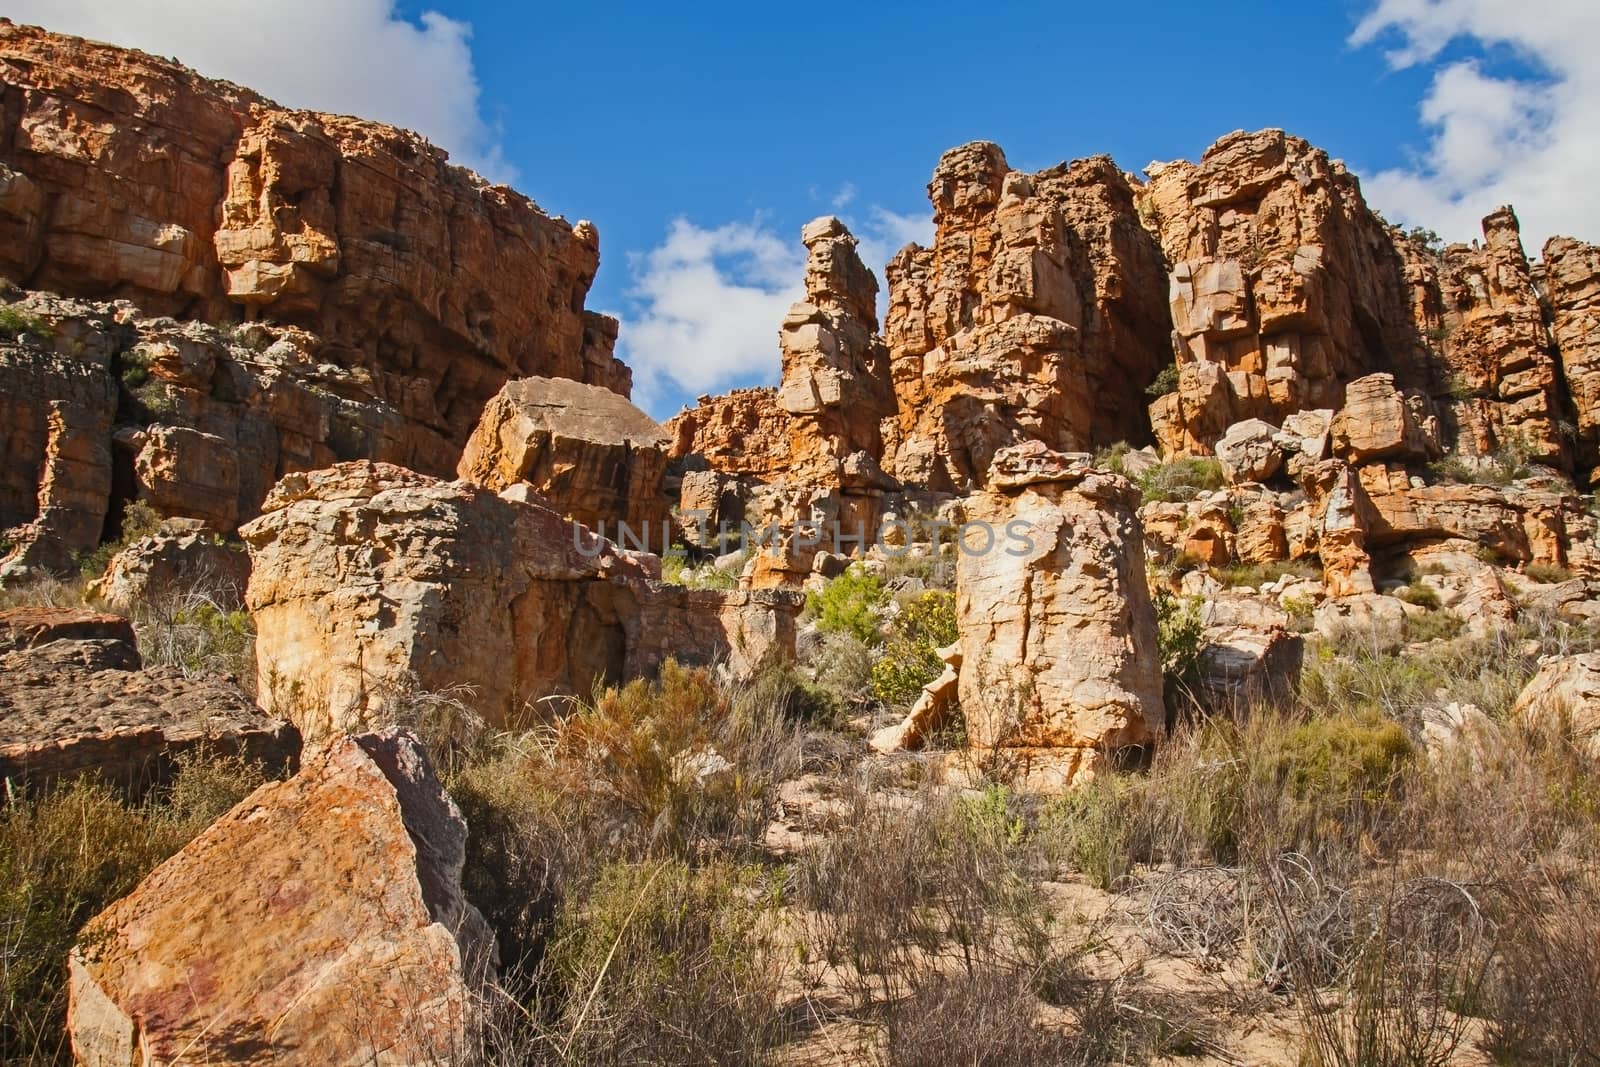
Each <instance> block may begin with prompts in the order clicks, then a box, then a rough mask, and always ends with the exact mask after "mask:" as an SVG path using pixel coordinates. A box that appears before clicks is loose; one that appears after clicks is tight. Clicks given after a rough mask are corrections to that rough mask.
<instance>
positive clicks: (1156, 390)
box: [1144, 363, 1178, 400]
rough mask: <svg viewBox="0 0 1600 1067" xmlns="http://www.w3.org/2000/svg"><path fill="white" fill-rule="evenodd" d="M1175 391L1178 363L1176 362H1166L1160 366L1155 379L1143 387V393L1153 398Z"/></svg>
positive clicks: (1176, 389)
mask: <svg viewBox="0 0 1600 1067" xmlns="http://www.w3.org/2000/svg"><path fill="white" fill-rule="evenodd" d="M1177 391H1178V365H1177V364H1176V363H1168V364H1167V365H1166V366H1165V367H1162V368H1161V371H1160V373H1158V374H1157V375H1156V376H1155V380H1154V381H1152V382H1151V383H1150V384H1149V385H1148V386H1146V387H1145V391H1144V395H1145V396H1148V397H1149V398H1150V399H1152V400H1155V399H1158V398H1160V397H1163V396H1166V395H1167V394H1168V393H1176V392H1177Z"/></svg>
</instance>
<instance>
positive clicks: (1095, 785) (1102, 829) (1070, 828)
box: [1040, 774, 1135, 890]
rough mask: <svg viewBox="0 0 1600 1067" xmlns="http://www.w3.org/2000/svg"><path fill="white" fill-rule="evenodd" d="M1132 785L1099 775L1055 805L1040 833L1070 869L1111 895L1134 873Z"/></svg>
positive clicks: (1044, 819)
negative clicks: (1123, 880) (1131, 872)
mask: <svg viewBox="0 0 1600 1067" xmlns="http://www.w3.org/2000/svg"><path fill="white" fill-rule="evenodd" d="M1134 793H1135V787H1134V785H1133V784H1132V783H1131V782H1130V781H1129V780H1128V779H1126V778H1123V777H1122V776H1120V775H1114V774H1113V775H1100V776H1097V777H1095V778H1094V779H1092V780H1091V781H1090V782H1089V783H1088V784H1086V785H1084V786H1083V787H1081V788H1079V789H1076V790H1074V791H1073V792H1071V793H1068V794H1067V795H1066V796H1064V797H1061V798H1060V799H1058V800H1056V801H1054V802H1053V803H1052V804H1051V805H1050V806H1049V807H1048V808H1046V809H1045V813H1044V815H1043V816H1042V817H1041V819H1040V827H1041V830H1040V832H1041V833H1042V834H1044V835H1045V837H1046V839H1047V840H1049V841H1050V843H1051V845H1052V846H1053V847H1054V849H1055V850H1056V851H1057V852H1058V854H1059V857H1060V858H1061V859H1062V860H1064V861H1065V862H1066V863H1067V864H1068V865H1070V866H1071V867H1072V868H1073V869H1074V870H1076V871H1079V872H1081V873H1082V874H1084V875H1087V876H1088V878H1089V880H1090V881H1091V882H1093V883H1094V884H1095V885H1096V886H1098V887H1099V888H1101V889H1105V890H1111V889H1114V888H1116V886H1117V884H1118V883H1119V882H1121V881H1122V879H1123V878H1125V877H1126V876H1127V874H1128V872H1129V871H1131V870H1132V869H1133V863H1134V855H1135V853H1134V832H1135V802H1134Z"/></svg>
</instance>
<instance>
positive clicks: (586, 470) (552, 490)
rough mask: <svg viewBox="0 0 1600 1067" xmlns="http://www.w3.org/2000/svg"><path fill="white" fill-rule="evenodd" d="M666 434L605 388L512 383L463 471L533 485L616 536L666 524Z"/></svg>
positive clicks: (488, 484) (487, 416) (470, 476)
mask: <svg viewBox="0 0 1600 1067" xmlns="http://www.w3.org/2000/svg"><path fill="white" fill-rule="evenodd" d="M667 442H668V438H667V432H666V431H665V430H663V429H662V428H661V426H660V425H658V424H657V423H656V421H655V420H654V419H652V418H650V416H648V415H646V414H645V413H644V412H642V411H640V410H639V409H638V408H636V407H634V406H633V405H632V404H630V403H628V401H627V400H626V399H624V398H622V397H620V396H618V395H616V394H615V393H613V392H610V391H609V390H606V389H600V388H598V387H596V386H592V385H584V384H583V383H582V382H575V381H571V380H568V379H564V378H521V379H518V380H517V381H514V382H508V383H507V384H506V385H505V387H504V388H502V389H501V390H500V392H498V393H496V394H495V396H494V398H493V399H492V400H490V401H489V404H488V406H487V407H486V408H484V411H483V416H482V418H480V419H479V420H478V427H477V429H476V430H474V431H473V434H472V437H471V438H470V439H469V440H468V441H467V446H466V448H465V449H464V450H463V452H462V454H461V463H460V465H459V466H458V467H457V469H456V473H457V474H458V475H459V476H460V477H462V478H464V479H466V480H467V481H469V482H472V483H473V484H475V485H481V486H483V487H484V488H485V489H488V490H491V491H493V492H499V491H501V490H502V489H505V488H507V487H509V486H512V485H515V484H517V483H518V482H527V483H528V484H529V485H531V486H533V488H534V489H536V490H538V492H539V495H540V496H542V497H543V498H544V499H545V500H546V501H548V502H549V503H550V504H551V506H553V507H554V508H555V509H556V510H557V511H560V512H561V513H562V514H563V515H565V516H566V517H567V518H569V519H572V520H573V521H574V522H581V523H583V524H584V525H586V526H589V527H591V528H593V529H596V530H599V529H602V528H604V530H605V531H606V533H607V534H608V535H609V536H611V537H612V538H613V539H616V537H617V524H618V523H624V522H625V523H627V524H628V526H629V528H630V529H631V530H632V531H634V532H635V533H639V534H653V537H652V538H651V542H650V543H651V544H658V543H659V541H660V538H661V535H662V531H663V530H664V529H665V526H666V520H667V499H666V497H664V496H663V495H662V494H661V477H662V475H663V474H665V473H666V468H667V452H666V448H667Z"/></svg>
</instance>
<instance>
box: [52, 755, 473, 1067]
mask: <svg viewBox="0 0 1600 1067" xmlns="http://www.w3.org/2000/svg"><path fill="white" fill-rule="evenodd" d="M466 839H467V827H466V823H465V822H464V821H463V820H462V818H461V813H460V812H459V811H458V810H457V809H456V806H455V804H454V803H453V802H452V801H451V800H450V798H449V797H448V795H446V793H445V792H444V789H443V787H442V786H441V785H440V784H439V782H438V780H437V779H436V778H435V777H434V776H433V772H432V769H431V768H430V767H429V765H428V761H427V757H426V756H425V755H424V754H423V751H422V747H421V745H419V744H418V743H417V741H416V740H415V739H414V738H413V737H411V735H409V734H406V733H403V732H402V733H390V734H382V735H372V734H369V735H366V736H363V737H358V738H351V737H341V738H338V739H336V740H334V741H332V742H331V743H330V744H328V745H327V746H326V747H325V748H323V749H321V750H320V751H319V752H317V753H316V754H315V755H313V756H311V757H309V758H308V759H307V760H306V763H305V765H304V767H303V768H302V769H301V771H300V773H299V774H297V775H295V776H294V777H293V778H291V779H289V780H288V781H283V782H270V783H268V784H266V785H264V786H262V787H260V788H259V789H257V790H256V791H255V792H254V793H252V794H251V795H250V796H249V797H247V798H245V800H243V801H241V802H240V803H239V804H238V805H237V806H235V807H234V808H233V809H232V810H231V811H229V812H228V813H227V814H226V815H224V816H222V818H220V819H218V820H217V821H216V822H215V823H213V824H212V825H211V826H210V827H208V828H207V829H206V830H204V831H203V832H202V833H201V834H200V836H199V837H197V838H195V839H194V840H193V841H191V842H190V843H189V844H188V845H186V846H185V847H184V848H183V849H182V850H181V851H180V852H179V853H178V854H177V855H175V856H173V857H172V858H171V859H169V860H168V861H167V862H165V863H163V864H162V865H161V866H159V867H157V868H156V869H155V871H153V872H152V873H151V874H150V875H149V877H147V878H146V879H145V880H144V881H143V882H141V883H140V884H139V886H138V888H136V889H135V890H134V891H133V892H132V893H130V894H129V895H128V896H126V897H124V898H123V899H121V900H119V901H117V902H116V903H114V904H112V905H111V906H110V907H109V908H107V909H106V910H105V911H103V912H101V913H100V914H99V915H98V916H96V917H95V918H94V919H93V920H91V921H90V923H89V925H88V927H87V930H88V935H87V938H86V940H85V941H84V942H83V944H82V945H80V947H79V948H78V949H77V950H76V951H74V953H73V954H72V957H71V959H70V962H69V977H68V990H69V992H68V995H69V1003H68V1008H67V1031H68V1033H69V1034H70V1035H71V1038H72V1049H73V1054H74V1056H75V1057H76V1059H77V1062H78V1063H80V1064H84V1065H85V1067H126V1065H128V1064H131V1063H177V1062H180V1061H184V1060H196V1061H199V1062H210V1063H219V1062H226V1063H269V1062H270V1063H278V1064H307V1065H309V1064H319V1065H320V1064H336V1065H338V1064H343V1065H351V1067H354V1065H355V1064H393V1065H401V1064H411V1063H458V1062H463V1061H464V1059H465V1058H466V1057H467V1050H468V1049H469V1048H470V1047H471V1045H470V1041H471V1040H472V1038H473V1025H474V1021H475V1020H474V1014H473V1011H474V994H475V990H476V989H477V987H478V986H479V985H480V984H481V981H482V978H483V976H484V975H485V973H486V970H487V969H488V968H489V967H491V966H492V961H493V958H494V954H495V949H494V935H493V934H492V933H491V932H490V931H489V929H488V926H487V924H486V923H485V922H484V920H483V917H482V916H481V915H479V914H478V912H477V910H476V909H475V908H473V907H472V905H471V904H469V903H467V900H466V898H465V896H464V894H463V893H462V889H461V871H462V866H463V864H464V862H465V859H466Z"/></svg>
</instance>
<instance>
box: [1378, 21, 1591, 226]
mask: <svg viewBox="0 0 1600 1067" xmlns="http://www.w3.org/2000/svg"><path fill="white" fill-rule="evenodd" d="M1350 40H1351V43H1352V44H1354V45H1357V46H1367V45H1372V44H1375V43H1379V42H1382V43H1383V44H1385V45H1386V46H1387V50H1386V53H1385V55H1386V58H1387V59H1388V61H1389V63H1390V64H1391V65H1392V66H1394V67H1396V68H1404V67H1413V66H1419V65H1426V66H1431V67H1433V68H1434V70H1433V79H1432V83H1431V85H1430V86H1429V88H1428V92H1427V94H1426V96H1424V97H1423V99H1422V101H1421V104H1420V108H1419V113H1420V116H1421V118H1422V121H1423V123H1424V124H1425V125H1426V126H1427V127H1428V128H1429V130H1430V140H1429V143H1428V145H1427V147H1426V149H1425V151H1424V152H1423V153H1422V154H1421V155H1420V156H1419V158H1418V159H1417V160H1416V162H1415V163H1414V164H1413V165H1412V166H1410V167H1404V168H1396V169H1392V170H1386V171H1381V172H1379V173H1377V174H1373V175H1370V176H1369V177H1367V178H1366V179H1365V181H1364V185H1365V188H1366V192H1367V197H1368V199H1369V200H1371V201H1372V203H1373V204H1374V205H1375V206H1376V207H1377V208H1378V209H1379V210H1381V211H1383V212H1385V213H1386V214H1388V215H1390V216H1391V217H1393V218H1395V219H1396V221H1404V222H1406V223H1410V224H1413V225H1422V226H1427V227H1429V228H1431V229H1434V230H1437V231H1439V233H1440V234H1442V235H1443V236H1445V237H1446V238H1449V239H1452V240H1462V239H1467V238H1472V237H1477V236H1479V235H1480V233H1481V230H1480V229H1479V220H1480V219H1481V218H1482V217H1483V216H1484V215H1486V214H1488V213H1489V212H1490V211H1491V210H1493V209H1494V208H1495V207H1497V206H1499V205H1500V204H1507V203H1509V204H1513V205H1515V206H1516V209H1517V214H1518V215H1519V216H1520V217H1521V220H1522V232H1523V238H1524V243H1525V244H1526V245H1527V247H1528V249H1529V251H1530V252H1533V253H1535V254H1537V251H1538V249H1539V247H1540V245H1542V244H1543V242H1544V240H1545V238H1547V237H1550V236H1552V235H1554V234H1557V233H1562V234H1571V235H1573V236H1576V237H1580V238H1583V239H1586V240H1590V241H1593V240H1600V199H1597V198H1596V197H1594V196H1592V195H1590V193H1589V190H1590V189H1592V188H1593V185H1594V180H1595V179H1594V175H1595V174H1596V172H1597V171H1600V66H1597V65H1596V64H1594V62H1593V60H1592V58H1591V57H1592V53H1593V50H1594V46H1595V43H1596V42H1597V41H1600V4H1597V3H1595V0H1530V2H1526V3H1521V4H1508V3H1505V2H1504V0H1379V2H1378V4H1377V6H1376V7H1375V8H1374V9H1373V10H1372V11H1371V12H1370V13H1369V14H1368V15H1367V16H1366V17H1365V18H1364V19H1362V21H1361V23H1360V24H1359V25H1358V26H1357V27H1356V30H1355V32H1354V33H1353V34H1352V35H1351V38H1350ZM1456 41H1465V42H1469V43H1471V44H1473V45H1475V46H1476V47H1477V50H1480V51H1482V50H1491V54H1492V53H1493V52H1494V51H1499V52H1501V53H1502V54H1505V53H1509V54H1510V55H1512V56H1514V57H1515V58H1516V59H1517V60H1518V61H1519V63H1518V66H1519V68H1520V69H1521V74H1520V75H1519V74H1495V73H1491V71H1490V70H1489V69H1488V64H1486V63H1485V62H1484V61H1483V60H1482V59H1477V58H1471V57H1465V58H1454V59H1443V58H1441V57H1442V55H1443V53H1444V51H1445V49H1446V47H1447V46H1449V45H1450V44H1452V43H1453V42H1456ZM1530 67H1531V68H1532V69H1533V70H1535V71H1537V74H1536V75H1533V76H1530V75H1529V74H1528V73H1527V68H1530Z"/></svg>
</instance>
